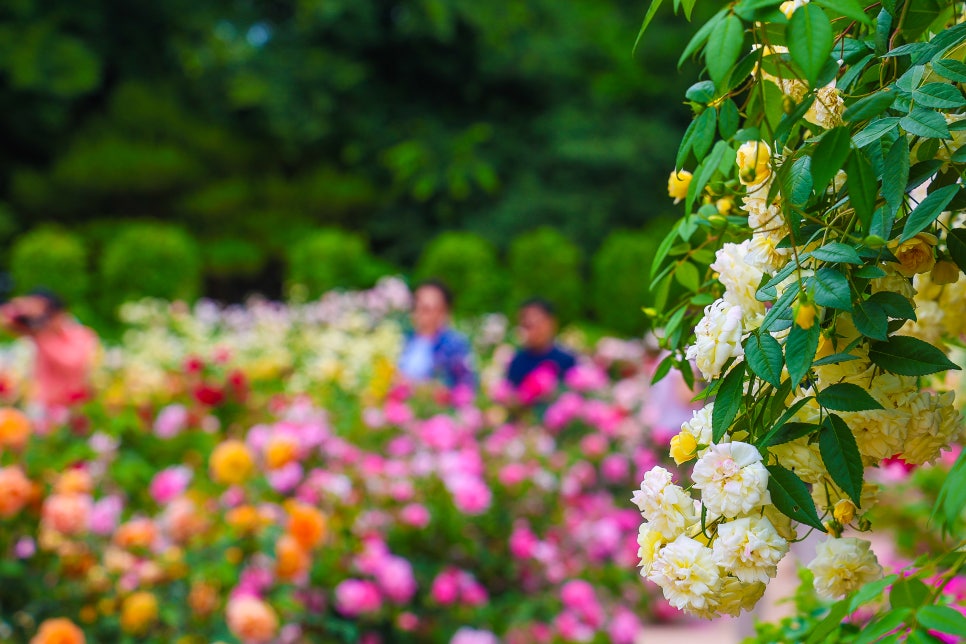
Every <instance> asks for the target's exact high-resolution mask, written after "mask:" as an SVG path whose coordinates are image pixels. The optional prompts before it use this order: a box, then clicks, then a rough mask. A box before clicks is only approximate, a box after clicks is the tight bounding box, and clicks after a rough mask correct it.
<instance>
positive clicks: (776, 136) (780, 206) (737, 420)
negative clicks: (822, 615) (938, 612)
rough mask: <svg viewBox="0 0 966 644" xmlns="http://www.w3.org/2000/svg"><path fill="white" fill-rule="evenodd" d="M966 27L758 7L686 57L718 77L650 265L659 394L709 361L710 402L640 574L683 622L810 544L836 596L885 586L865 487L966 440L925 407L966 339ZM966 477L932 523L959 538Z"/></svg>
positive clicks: (746, 2)
mask: <svg viewBox="0 0 966 644" xmlns="http://www.w3.org/2000/svg"><path fill="white" fill-rule="evenodd" d="M660 4H661V0H654V2H653V3H652V4H651V7H650V9H649V10H648V12H647V16H646V18H645V22H644V25H643V26H642V29H641V35H640V36H639V37H638V45H640V44H641V42H642V41H643V38H644V34H645V30H646V28H647V25H648V23H649V22H650V21H651V19H652V18H653V17H654V14H655V12H656V11H657V9H658V7H659V6H660ZM694 4H695V0H675V2H674V8H675V10H676V11H679V10H680V11H683V12H684V13H685V15H686V16H688V17H689V18H690V15H691V12H692V9H693V8H694ZM963 20H964V3H962V2H951V1H944V0H884V1H883V2H881V3H879V2H877V3H872V4H859V2H857V0H813V1H812V2H808V0H795V1H793V2H780V1H779V0H742V1H740V2H736V3H729V4H727V5H726V6H724V7H723V8H721V9H720V10H719V11H718V12H717V13H716V14H715V15H714V16H713V17H712V18H711V19H710V20H709V21H708V22H707V23H705V24H704V25H703V26H702V27H701V28H700V29H699V30H698V31H697V33H696V34H695V36H694V37H693V39H692V40H691V41H690V43H689V44H688V45H687V47H686V48H685V51H684V52H683V54H682V56H681V60H682V61H684V60H686V59H688V58H689V57H692V56H697V57H699V58H701V59H702V60H703V62H704V66H705V74H704V76H705V78H704V79H703V80H701V81H699V82H697V83H695V84H694V85H693V86H692V87H691V88H690V89H689V90H688V92H687V99H688V102H689V105H690V106H691V107H692V108H693V111H694V120H693V122H692V123H691V125H690V127H688V129H687V131H686V133H685V135H684V138H683V140H682V142H681V145H680V148H679V150H678V153H677V160H676V165H675V168H674V171H673V172H672V173H671V176H670V178H669V182H668V191H669V193H670V195H671V196H672V197H674V198H675V202H676V203H677V202H683V205H684V215H683V217H682V218H681V219H680V220H679V221H678V222H677V224H676V226H675V227H674V229H673V231H672V232H671V234H669V235H668V237H667V238H666V239H665V240H664V243H663V244H662V245H661V247H660V250H659V252H658V253H657V256H656V257H655V258H654V266H653V273H652V278H653V288H654V289H655V291H656V292H657V293H658V305H657V306H656V309H657V310H659V311H663V312H664V313H663V314H662V315H661V322H662V323H663V327H664V329H665V335H664V338H663V342H664V343H665V346H666V348H668V349H669V350H670V351H671V352H672V354H671V356H669V357H668V358H667V360H665V361H664V363H662V365H661V366H660V368H659V370H658V377H662V376H663V375H664V374H666V373H667V371H668V370H670V369H671V368H672V367H677V368H679V369H681V371H682V373H683V374H684V376H685V377H686V378H689V377H692V376H691V374H692V368H691V364H692V363H693V364H694V365H695V366H696V367H697V369H698V370H699V371H700V372H701V375H702V376H703V378H704V379H705V381H706V382H707V383H708V386H707V387H706V389H705V390H704V392H703V393H702V395H701V396H702V397H703V399H704V400H706V401H709V402H708V403H707V406H706V407H704V408H703V409H701V410H700V411H698V412H696V413H695V414H694V418H693V419H692V420H691V421H689V422H688V423H685V425H684V426H683V428H682V430H681V433H680V434H679V435H678V436H677V437H675V439H674V440H673V442H672V445H671V453H672V455H673V456H674V458H675V460H676V461H677V462H678V463H679V464H683V463H689V464H691V466H692V469H691V471H690V482H687V481H684V480H682V481H675V480H673V477H672V475H671V473H670V472H668V471H667V470H664V469H662V468H654V469H653V470H651V471H650V472H649V473H647V474H646V475H645V477H644V480H643V482H642V484H641V488H640V490H638V491H637V492H635V494H634V499H633V500H634V502H635V503H636V504H637V505H638V507H639V508H640V510H641V513H642V515H643V517H644V523H643V524H642V526H641V531H640V539H639V541H640V558H641V573H642V575H643V576H645V577H646V578H647V579H649V580H650V581H653V582H654V583H656V584H658V585H659V586H661V588H662V589H663V591H664V594H665V596H666V597H667V598H668V600H669V601H670V602H671V604H672V605H674V606H675V607H677V608H679V609H681V610H684V611H687V612H689V613H692V614H695V615H700V616H705V617H712V616H715V615H718V614H724V613H727V614H732V615H734V614H737V613H738V612H740V611H741V610H742V609H749V608H751V607H753V606H754V605H755V603H756V602H757V601H758V599H759V598H760V597H761V596H762V594H763V592H764V590H765V585H766V584H767V583H768V581H769V580H770V579H771V578H773V577H774V576H775V574H776V566H777V564H778V562H779V561H780V560H781V559H782V558H783V557H784V556H785V554H786V553H787V552H788V549H789V544H790V543H791V542H793V541H795V540H798V539H802V538H803V537H804V535H805V534H806V533H808V532H810V531H820V532H822V533H827V535H825V536H823V540H822V542H821V543H820V545H819V546H818V549H817V556H816V557H815V559H814V561H812V562H811V563H810V564H809V568H810V570H811V572H812V573H813V575H814V582H815V587H816V590H817V591H818V592H819V594H820V595H823V596H825V597H828V598H840V597H843V596H845V595H847V594H848V593H850V592H852V591H855V590H856V589H858V588H860V587H861V586H863V585H864V584H867V583H869V582H873V581H875V580H876V579H878V578H879V577H881V575H882V569H881V567H880V566H879V564H878V562H877V560H876V557H875V555H874V554H873V553H872V551H871V550H870V544H869V542H868V541H866V540H863V539H861V538H857V537H854V536H844V535H843V533H844V532H846V531H847V530H850V529H852V531H855V530H857V531H868V530H869V529H870V528H871V527H872V526H870V525H869V521H868V519H867V517H866V512H867V511H868V509H869V507H870V506H871V505H872V504H873V503H874V499H875V489H874V486H872V485H870V484H868V483H867V482H866V476H865V475H866V471H867V469H868V468H873V467H876V466H877V465H879V464H880V463H882V461H883V460H885V459H890V458H899V459H902V460H904V461H905V462H906V463H909V464H912V465H920V464H924V463H930V462H933V461H935V460H936V459H937V458H938V457H939V456H940V454H941V452H942V451H943V450H945V449H948V448H949V447H950V445H951V444H953V443H955V442H957V441H958V440H959V439H960V438H961V435H962V432H963V424H962V422H961V419H960V417H959V414H958V412H957V411H956V410H955V409H954V407H953V394H952V393H936V392H935V391H932V390H930V389H929V388H928V385H929V382H930V378H934V377H935V374H940V373H942V372H944V371H946V370H950V369H959V366H957V365H955V364H954V363H953V362H951V361H950V360H949V358H948V357H947V353H946V351H945V349H946V346H945V345H944V344H943V342H949V341H959V340H961V339H962V338H963V336H964V332H966V279H963V278H962V275H961V270H966V227H964V217H963V214H962V213H963V210H964V208H966V190H963V170H964V168H966V146H964V143H966V97H964V94H963V86H964V83H966V64H964V63H963V57H964V53H966V23H964V22H963ZM674 282H676V283H677V284H679V285H680V286H681V287H683V288H684V289H685V290H686V291H687V295H686V296H685V297H684V298H682V299H681V301H678V302H668V293H669V292H670V290H671V286H672V283H674ZM692 329H693V332H692ZM710 401H713V402H710ZM961 460H962V459H961ZM964 470H966V466H964V465H963V464H962V462H961V463H959V464H958V465H957V466H956V468H955V469H954V470H953V474H952V476H951V479H954V480H951V481H950V482H948V486H947V487H948V488H949V489H948V490H947V493H946V494H945V495H944V497H943V499H942V502H943V503H944V506H943V507H942V508H940V512H939V513H938V514H937V516H938V517H940V518H943V519H944V520H945V521H944V528H945V529H946V530H950V531H952V532H953V533H954V535H958V536H959V537H960V538H961V537H962V536H963V533H962V532H957V531H958V530H961V524H959V523H957V517H958V516H959V515H958V514H957V512H958V511H959V510H961V508H962V505H963V499H964V496H966V495H964V493H963V492H962V491H961V490H962V489H963V488H964V487H966V477H964V474H966V472H964ZM957 477H958V478H957ZM956 481H958V486H959V487H958V488H957V487H956V485H957V483H956ZM893 581H895V579H894V578H887V579H886V580H884V581H880V582H879V583H880V584H883V585H882V587H881V588H879V590H880V591H881V590H882V588H884V587H885V585H884V584H887V583H891V582H893ZM869 599H871V598H866V601H868V600H869ZM923 602H924V603H928V602H927V601H926V600H925V599H924V600H923ZM843 605H844V604H843ZM850 606H851V607H850V610H854V609H855V605H850ZM911 608H912V609H917V608H918V607H917V606H912V607H911ZM929 608H930V610H932V609H936V608H937V607H935V606H932V607H929ZM921 610H924V609H921ZM846 612H848V611H846ZM918 614H919V613H917V612H915V610H913V611H912V612H910V613H909V614H908V615H906V616H904V617H903V618H902V619H905V620H906V622H907V624H908V625H909V627H910V628H913V627H914V626H915V624H916V623H917V622H916V620H917V619H919V617H917V615H918ZM843 615H844V613H842V614H838V615H837V617H836V619H838V620H841V618H842V616H843ZM832 617H835V615H833V616H832ZM947 617H948V615H947ZM928 619H929V617H928V611H927V613H926V620H927V621H928ZM834 621H835V620H834V619H833V622H834ZM960 626H962V625H961V624H960ZM948 628H952V627H948ZM946 632H949V631H946Z"/></svg>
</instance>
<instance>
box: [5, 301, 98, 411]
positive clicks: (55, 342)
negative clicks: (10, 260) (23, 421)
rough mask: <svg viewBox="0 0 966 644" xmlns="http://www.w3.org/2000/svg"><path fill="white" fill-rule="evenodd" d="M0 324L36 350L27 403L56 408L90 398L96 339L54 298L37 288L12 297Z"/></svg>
mask: <svg viewBox="0 0 966 644" xmlns="http://www.w3.org/2000/svg"><path fill="white" fill-rule="evenodd" d="M0 324H2V325H3V327H4V328H6V329H7V330H8V331H10V332H11V333H13V334H15V335H23V336H28V337H29V338H31V339H32V340H33V342H34V345H35V346H36V355H35V358H34V372H33V382H32V387H31V389H30V392H29V398H30V400H31V402H35V403H39V404H40V405H42V406H44V407H47V408H59V407H70V406H72V405H75V404H77V403H79V402H83V401H84V400H86V399H88V398H89V397H90V394H91V383H90V378H91V370H92V368H93V366H94V358H95V356H96V354H97V349H98V345H99V342H98V338H97V334H96V333H94V331H92V330H91V329H89V328H88V327H86V326H84V325H83V324H81V323H80V322H78V321H77V320H76V319H75V318H74V317H73V316H72V315H71V314H70V312H69V311H68V310H67V307H66V306H65V305H64V302H63V300H61V299H60V298H59V297H58V296H57V295H55V294H54V293H51V292H50V291H47V290H41V289H38V290H36V291H33V292H31V293H30V294H28V295H25V296H21V297H17V298H14V299H13V300H11V301H10V302H8V303H6V304H4V305H3V306H0Z"/></svg>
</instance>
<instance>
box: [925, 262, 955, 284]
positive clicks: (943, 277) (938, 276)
mask: <svg viewBox="0 0 966 644" xmlns="http://www.w3.org/2000/svg"><path fill="white" fill-rule="evenodd" d="M929 279H930V280H931V281H932V283H933V284H940V285H943V284H955V283H956V282H958V281H959V266H956V264H955V263H954V262H951V261H949V260H948V259H944V260H943V261H941V262H936V265H935V266H933V267H932V273H930V274H929Z"/></svg>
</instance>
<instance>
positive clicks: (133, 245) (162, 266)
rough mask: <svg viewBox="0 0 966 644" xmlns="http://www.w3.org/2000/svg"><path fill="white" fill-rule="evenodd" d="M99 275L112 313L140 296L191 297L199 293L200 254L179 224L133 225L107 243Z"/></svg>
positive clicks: (138, 223)
mask: <svg viewBox="0 0 966 644" xmlns="http://www.w3.org/2000/svg"><path fill="white" fill-rule="evenodd" d="M100 278H101V283H100V284H99V285H98V286H99V289H100V290H101V294H102V296H101V303H102V305H103V306H104V307H105V308H106V310H107V311H108V312H110V313H111V314H113V313H114V312H115V311H116V310H117V307H118V306H119V305H120V304H121V303H123V302H126V301H129V300H136V299H139V298H142V297H157V298H162V299H166V300H186V301H191V300H194V299H195V298H196V297H198V294H199V293H200V291H201V254H200V252H199V250H198V245H197V244H196V243H195V241H194V239H193V238H192V237H191V236H190V235H189V234H188V233H187V232H186V231H185V230H184V229H183V228H181V227H179V226H174V225H171V224H164V223H160V222H136V223H129V224H126V225H122V226H121V227H120V228H119V229H118V231H117V232H116V233H115V234H114V235H113V237H111V238H110V239H109V240H107V242H106V243H105V246H104V251H103V253H102V254H101V263H100Z"/></svg>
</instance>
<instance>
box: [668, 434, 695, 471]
mask: <svg viewBox="0 0 966 644" xmlns="http://www.w3.org/2000/svg"><path fill="white" fill-rule="evenodd" d="M697 450H698V441H697V440H696V439H695V438H694V434H692V433H691V432H689V431H688V430H686V429H682V430H681V433H680V434H678V435H677V436H675V437H674V438H672V439H671V458H673V459H674V462H675V463H677V464H678V465H680V464H681V463H687V462H688V461H690V460H691V459H692V458H694V457H695V456H696V452H697Z"/></svg>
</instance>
